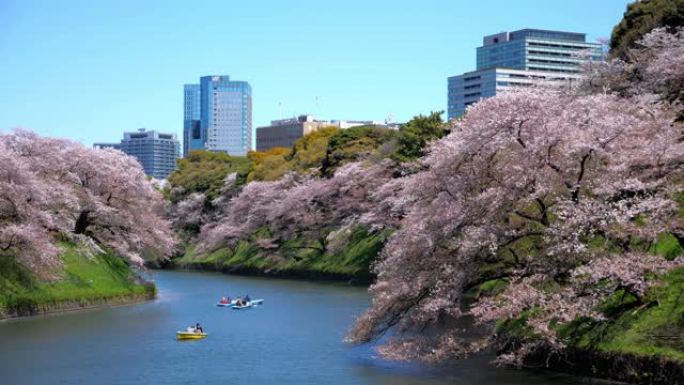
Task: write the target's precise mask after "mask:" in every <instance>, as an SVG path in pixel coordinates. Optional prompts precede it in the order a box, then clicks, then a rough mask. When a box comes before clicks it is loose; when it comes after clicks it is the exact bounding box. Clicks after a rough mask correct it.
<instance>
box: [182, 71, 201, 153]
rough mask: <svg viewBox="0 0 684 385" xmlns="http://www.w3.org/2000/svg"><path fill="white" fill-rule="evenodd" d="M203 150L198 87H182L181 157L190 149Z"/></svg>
mask: <svg viewBox="0 0 684 385" xmlns="http://www.w3.org/2000/svg"><path fill="white" fill-rule="evenodd" d="M201 148H204V138H203V136H202V131H201V127H200V86H199V84H186V85H184V86H183V156H188V153H189V152H190V149H201Z"/></svg>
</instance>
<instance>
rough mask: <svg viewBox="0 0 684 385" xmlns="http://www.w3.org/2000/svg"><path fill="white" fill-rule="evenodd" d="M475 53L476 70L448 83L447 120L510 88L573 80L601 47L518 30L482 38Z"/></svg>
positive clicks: (569, 35)
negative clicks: (583, 64) (479, 101)
mask: <svg viewBox="0 0 684 385" xmlns="http://www.w3.org/2000/svg"><path fill="white" fill-rule="evenodd" d="M482 40H483V44H482V46H481V47H478V48H477V67H476V68H477V69H476V70H475V71H472V72H466V73H464V74H462V75H459V76H453V77H450V78H449V79H448V117H449V119H454V118H458V117H460V116H462V115H463V114H464V113H465V110H466V108H467V107H468V106H469V105H470V104H472V103H475V102H477V101H478V100H480V99H482V98H487V97H491V96H494V95H496V93H497V92H498V91H501V90H504V89H506V88H510V87H515V86H525V85H531V84H535V83H539V82H544V81H549V80H551V81H560V80H565V81H572V80H573V79H576V78H577V77H578V75H579V74H580V72H581V68H580V65H581V64H582V63H583V62H585V61H587V60H601V59H602V50H601V45H600V44H595V43H587V42H586V35H585V34H583V33H576V32H561V31H548V30H540V29H522V30H519V31H514V32H501V33H498V34H494V35H489V36H485V37H484V38H483V39H482Z"/></svg>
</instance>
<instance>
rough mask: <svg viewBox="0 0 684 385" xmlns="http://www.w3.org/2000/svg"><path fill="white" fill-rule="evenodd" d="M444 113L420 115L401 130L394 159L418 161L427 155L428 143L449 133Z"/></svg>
mask: <svg viewBox="0 0 684 385" xmlns="http://www.w3.org/2000/svg"><path fill="white" fill-rule="evenodd" d="M443 113H444V111H438V112H431V113H430V115H427V116H426V115H422V114H421V115H418V116H416V117H414V118H413V119H411V120H410V121H409V122H408V123H406V124H404V125H403V126H402V127H401V129H399V134H398V136H397V141H398V143H397V150H396V152H395V153H394V156H393V158H394V159H396V160H398V161H401V162H405V161H411V160H414V159H417V158H419V157H421V156H423V155H424V154H425V146H426V144H427V143H428V142H430V141H432V140H435V139H439V138H441V137H443V136H444V135H446V134H447V133H448V132H449V131H448V129H447V126H446V124H445V123H444V121H442V114H443Z"/></svg>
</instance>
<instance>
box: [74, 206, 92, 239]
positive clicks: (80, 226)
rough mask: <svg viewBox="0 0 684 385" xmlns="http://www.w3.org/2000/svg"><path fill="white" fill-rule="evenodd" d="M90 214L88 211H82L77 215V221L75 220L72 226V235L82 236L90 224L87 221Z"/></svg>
mask: <svg viewBox="0 0 684 385" xmlns="http://www.w3.org/2000/svg"><path fill="white" fill-rule="evenodd" d="M89 214H90V211H88V210H83V211H81V213H80V214H79V215H78V219H76V226H74V233H76V234H84V233H85V231H86V229H87V228H88V226H89V225H90V222H89V221H88V215H89Z"/></svg>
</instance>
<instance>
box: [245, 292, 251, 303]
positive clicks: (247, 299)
mask: <svg viewBox="0 0 684 385" xmlns="http://www.w3.org/2000/svg"><path fill="white" fill-rule="evenodd" d="M249 301H251V299H250V298H249V294H247V295H246V296H245V302H249Z"/></svg>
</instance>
